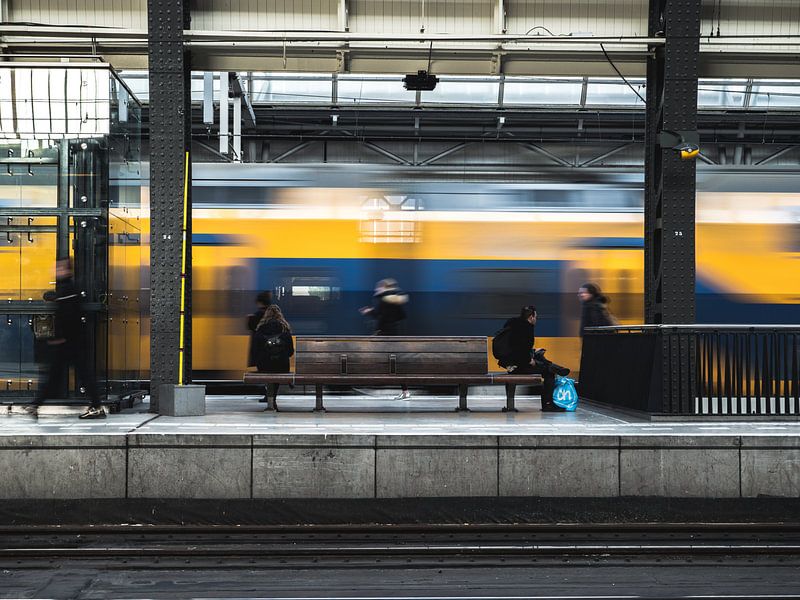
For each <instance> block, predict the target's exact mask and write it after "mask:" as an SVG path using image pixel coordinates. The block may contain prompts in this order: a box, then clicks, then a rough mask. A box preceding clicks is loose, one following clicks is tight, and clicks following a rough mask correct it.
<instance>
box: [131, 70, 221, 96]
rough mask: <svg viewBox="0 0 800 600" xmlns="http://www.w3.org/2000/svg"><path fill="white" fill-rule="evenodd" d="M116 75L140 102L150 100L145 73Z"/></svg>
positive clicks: (201, 87)
mask: <svg viewBox="0 0 800 600" xmlns="http://www.w3.org/2000/svg"><path fill="white" fill-rule="evenodd" d="M118 74H119V76H120V77H121V78H122V81H124V82H125V85H127V86H128V88H129V89H130V90H131V91H132V92H133V93H134V95H135V96H136V97H137V98H138V99H139V101H140V102H148V101H149V100H150V80H149V79H148V78H147V71H120V72H119V73H118ZM202 89H203V80H202V79H201V80H200V90H202ZM217 89H219V88H217ZM201 98H202V91H201ZM192 99H194V97H192Z"/></svg>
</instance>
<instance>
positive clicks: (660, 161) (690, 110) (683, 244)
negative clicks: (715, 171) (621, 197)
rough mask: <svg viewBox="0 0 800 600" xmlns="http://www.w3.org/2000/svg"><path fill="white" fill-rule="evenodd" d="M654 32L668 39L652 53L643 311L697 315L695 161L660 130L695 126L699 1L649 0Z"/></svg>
mask: <svg viewBox="0 0 800 600" xmlns="http://www.w3.org/2000/svg"><path fill="white" fill-rule="evenodd" d="M648 27H649V33H650V35H651V36H653V37H657V36H661V35H663V36H664V37H665V43H664V45H653V46H651V47H650V53H651V54H650V56H649V57H648V59H647V117H646V131H645V232H644V238H645V267H644V274H645V319H646V321H647V323H693V322H694V320H695V162H694V160H681V157H680V153H679V152H677V151H676V150H674V149H672V147H670V146H669V145H668V144H666V143H665V144H664V147H662V146H661V145H659V144H660V143H662V142H660V139H661V137H662V136H661V134H662V132H671V133H674V132H695V131H696V130H697V61H698V54H699V36H700V3H699V2H697V0H650V12H649V23H648Z"/></svg>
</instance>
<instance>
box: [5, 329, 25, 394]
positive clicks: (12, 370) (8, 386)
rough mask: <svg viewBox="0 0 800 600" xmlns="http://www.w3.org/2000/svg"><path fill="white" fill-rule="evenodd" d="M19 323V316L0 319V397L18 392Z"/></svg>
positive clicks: (20, 341)
mask: <svg viewBox="0 0 800 600" xmlns="http://www.w3.org/2000/svg"><path fill="white" fill-rule="evenodd" d="M21 323H22V318H21V315H2V318H1V319H0V397H2V396H3V395H6V394H14V395H18V392H19V380H20V373H21V368H20V358H21V343H22V340H21V333H20V332H21Z"/></svg>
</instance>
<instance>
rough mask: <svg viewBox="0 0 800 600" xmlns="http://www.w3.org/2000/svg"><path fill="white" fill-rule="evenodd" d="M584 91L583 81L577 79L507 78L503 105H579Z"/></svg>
mask: <svg viewBox="0 0 800 600" xmlns="http://www.w3.org/2000/svg"><path fill="white" fill-rule="evenodd" d="M582 89H583V80H582V79H580V78H577V77H574V78H562V79H544V78H543V79H528V78H525V79H517V78H513V77H507V78H506V82H505V85H504V89H503V104H536V105H546V104H574V105H579V104H580V103H581V91H582Z"/></svg>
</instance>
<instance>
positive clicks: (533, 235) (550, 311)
mask: <svg viewBox="0 0 800 600" xmlns="http://www.w3.org/2000/svg"><path fill="white" fill-rule="evenodd" d="M569 177H570V179H565V180H563V181H552V180H551V181H542V182H538V183H491V182H479V181H477V179H478V178H477V177H476V182H463V181H462V182H452V181H430V180H429V181H420V180H419V179H416V180H411V179H408V178H406V179H405V180H404V177H403V174H402V173H401V172H396V171H392V170H387V169H385V168H384V169H377V168H367V167H363V166H361V167H359V166H355V165H354V166H342V165H337V166H325V167H324V168H320V167H319V166H314V167H302V166H294V167H287V166H283V167H281V166H276V165H271V166H265V165H229V164H226V165H217V164H201V165H195V166H194V167H193V188H192V189H193V207H194V209H193V211H194V212H193V312H194V316H193V324H194V336H193V338H194V340H193V359H192V362H193V370H194V376H195V378H197V379H206V380H225V379H238V378H239V377H240V376H241V372H242V369H243V367H244V365H245V362H246V352H247V344H248V337H247V332H246V330H245V328H244V319H243V315H245V314H247V313H248V312H251V311H252V310H253V308H254V306H253V301H254V298H255V295H256V294H257V293H258V291H260V290H271V291H272V292H273V294H274V297H275V299H276V302H277V303H278V304H280V305H281V307H282V308H283V310H284V313H285V314H286V316H287V318H288V320H289V321H290V323H291V324H292V326H293V329H294V333H295V334H298V335H303V334H323V335H325V334H330V335H360V334H369V333H371V332H372V324H371V323H370V322H369V321H368V320H365V319H364V318H363V317H362V316H361V315H360V314H359V312H358V310H357V309H358V308H359V307H360V306H363V305H365V304H369V303H370V302H371V297H372V290H373V287H374V284H375V282H376V281H377V280H379V279H382V278H384V277H392V278H394V279H397V280H398V281H399V283H400V285H401V286H402V287H403V289H404V290H405V291H407V292H408V293H409V294H410V297H411V302H410V305H409V310H408V320H407V322H406V323H405V332H406V333H407V334H408V335H491V334H492V333H493V332H494V331H496V330H497V329H498V328H499V327H500V326H501V325H502V322H503V320H504V319H506V318H507V317H509V316H511V315H513V314H515V313H516V312H517V311H518V310H519V307H521V306H523V305H526V304H535V305H536V306H537V308H538V310H539V315H540V319H539V323H538V324H537V335H538V336H539V338H540V339H539V341H538V342H537V345H543V346H546V347H548V348H549V356H551V357H552V358H553V360H557V361H559V362H562V363H564V364H567V365H569V366H571V367H573V368H575V367H577V365H578V361H579V352H580V341H579V339H578V338H577V331H578V319H579V314H580V307H579V304H578V301H577V298H576V291H577V289H578V287H579V286H580V284H581V283H583V282H585V281H588V280H591V281H596V282H597V283H599V284H600V285H601V287H602V288H603V289H604V290H605V291H606V292H607V293H608V294H609V295H610V296H611V298H612V304H611V310H612V312H614V314H615V315H616V316H617V317H618V318H619V320H620V321H621V322H623V323H640V322H642V319H643V297H642V293H643V217H642V203H643V194H642V185H641V178H640V176H637V175H624V174H608V175H599V174H592V175H591V176H582V178H583V179H584V180H583V181H580V182H578V181H576V180H575V176H574V174H573V175H570V176H569ZM798 183H800V177H798V176H793V175H791V174H763V175H754V174H753V173H743V174H737V173H724V174H723V173H718V174H708V173H706V174H703V173H700V174H699V176H698V197H697V198H698V199H697V214H698V225H697V318H698V322H706V323H708V322H714V323H720V322H724V323H778V322H780V323H797V322H798V321H800V311H799V309H798V303H800V260H799V259H800V194H796V193H793V191H794V190H795V189H800V188H798V186H797V184H798Z"/></svg>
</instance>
